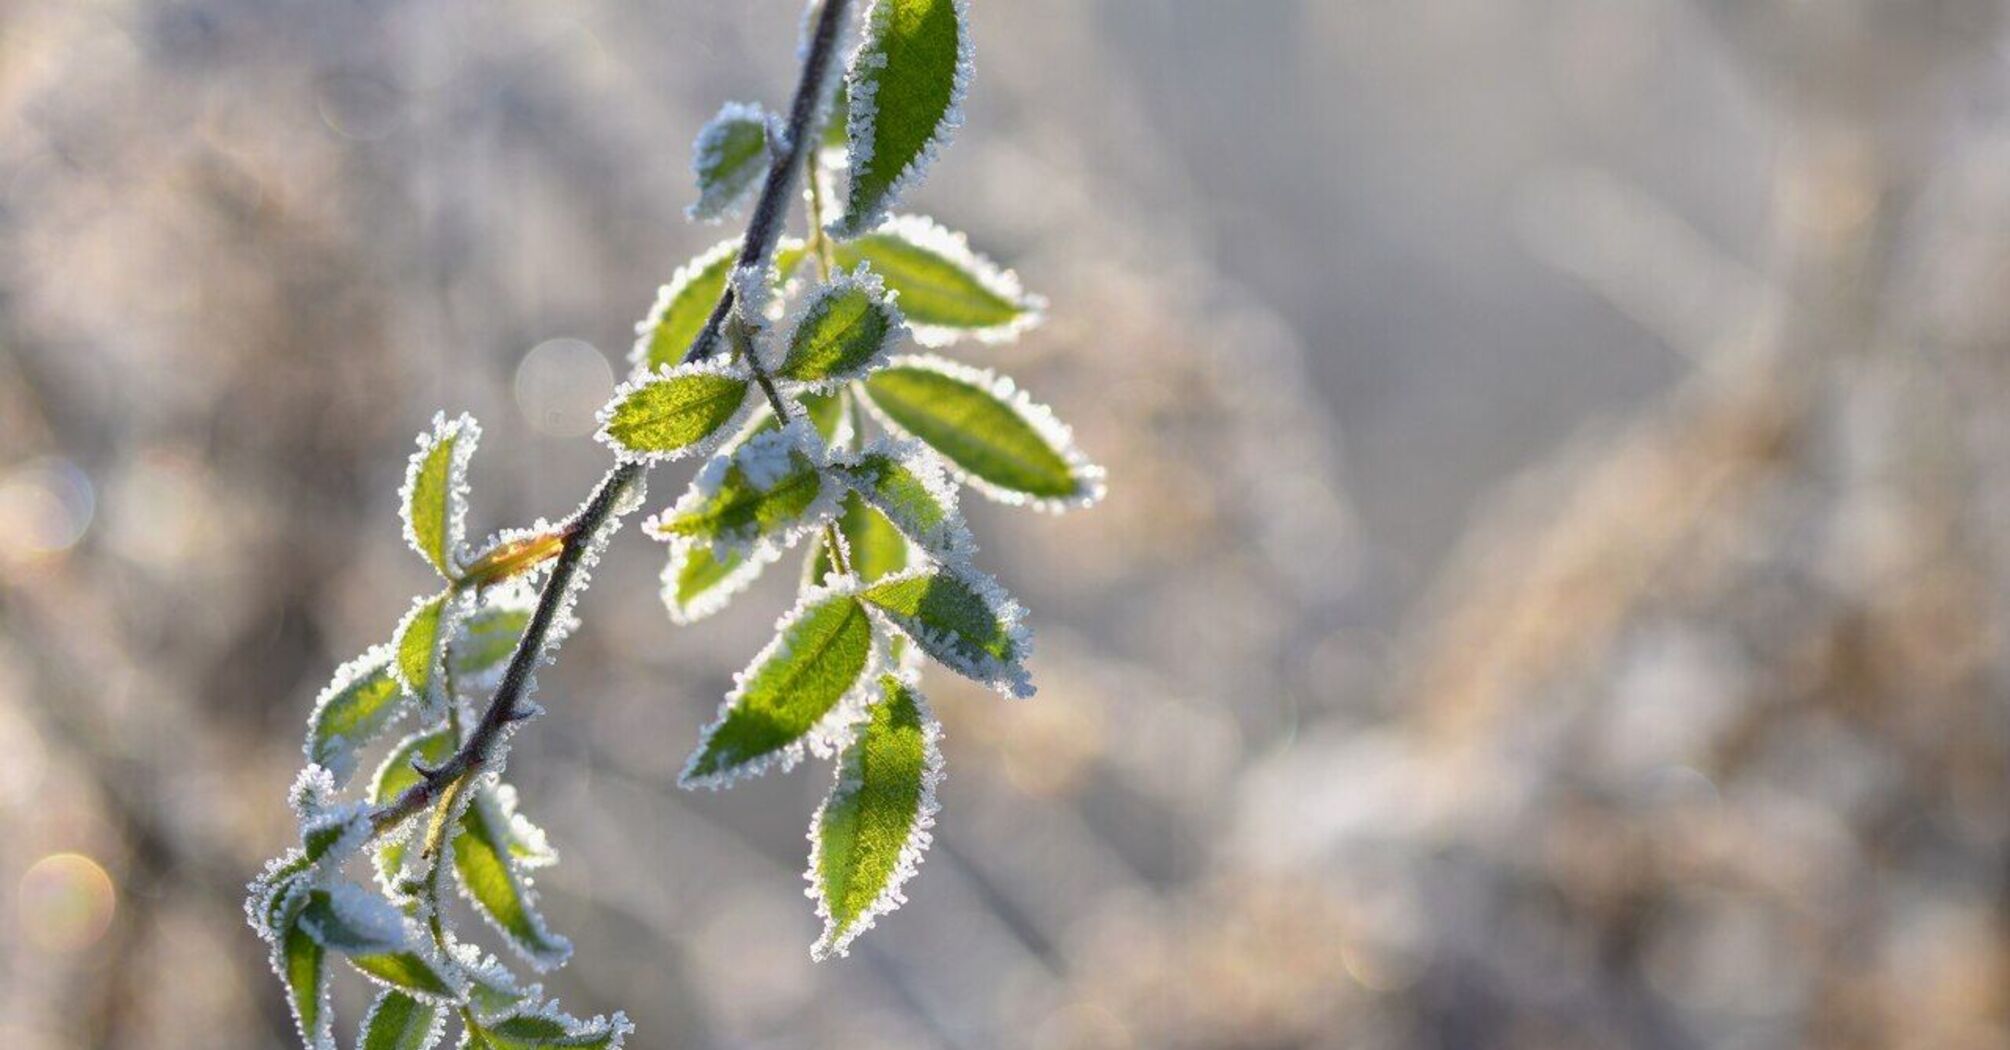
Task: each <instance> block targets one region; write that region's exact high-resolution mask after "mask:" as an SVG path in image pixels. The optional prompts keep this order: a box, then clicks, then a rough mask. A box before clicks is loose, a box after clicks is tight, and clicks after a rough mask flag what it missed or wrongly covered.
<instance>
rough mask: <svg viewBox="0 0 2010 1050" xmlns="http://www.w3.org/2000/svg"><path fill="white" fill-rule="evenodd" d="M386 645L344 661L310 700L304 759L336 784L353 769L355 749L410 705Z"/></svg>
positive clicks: (367, 742)
mask: <svg viewBox="0 0 2010 1050" xmlns="http://www.w3.org/2000/svg"><path fill="white" fill-rule="evenodd" d="M391 665H392V650H391V647H390V646H387V645H379V646H375V647H373V648H372V649H370V651H369V652H366V653H364V654H363V655H362V656H359V657H357V658H356V659H354V660H351V661H349V662H348V663H346V664H343V665H342V666H341V667H340V668H337V669H336V671H335V678H334V680H333V681H330V682H329V683H328V687H327V688H326V689H323V690H322V691H321V695H320V697H318V698H317V699H316V700H315V701H314V713H313V714H312V715H309V716H308V719H307V744H306V747H305V749H304V750H305V751H306V753H307V761H309V762H313V763H315V764H317V765H319V766H321V767H322V768H324V769H326V770H328V773H329V775H330V776H332V777H333V778H334V781H335V785H336V786H337V787H339V786H341V785H342V784H343V783H344V782H346V781H347V780H348V779H349V777H350V775H351V774H353V773H354V772H355V771H356V754H357V752H359V751H361V750H362V749H363V748H364V747H367V746H368V745H369V743H370V741H372V740H374V739H376V737H377V734H378V733H381V732H383V731H384V729H385V728H386V727H388V726H389V725H390V724H391V723H392V722H395V721H397V720H398V718H399V717H400V716H402V715H403V714H404V713H405V711H406V710H408V708H409V705H408V704H406V703H405V702H404V692H403V690H401V689H400V688H399V686H398V678H397V674H396V672H395V671H394V670H393V669H392V666H391Z"/></svg>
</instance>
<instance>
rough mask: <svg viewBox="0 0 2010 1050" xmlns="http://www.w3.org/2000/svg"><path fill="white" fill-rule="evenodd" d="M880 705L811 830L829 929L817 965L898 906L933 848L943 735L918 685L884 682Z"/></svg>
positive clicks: (813, 881) (820, 902) (815, 880)
mask: <svg viewBox="0 0 2010 1050" xmlns="http://www.w3.org/2000/svg"><path fill="white" fill-rule="evenodd" d="M879 689H880V693H881V697H880V700H879V702H878V703H877V704H875V705H874V706H873V708H872V713H871V715H870V717H869V718H868V719H867V721H866V724H865V728H864V729H863V730H861V731H860V733H859V735H858V738H857V739H856V740H854V741H853V742H852V743H851V744H850V746H848V747H846V748H845V750H844V754H843V755H842V756H841V757H840V758H839V759H838V768H837V783H836V784H835V785H834V786H833V787H832V788H831V793H830V796H829V797H828V798H826V799H825V800H824V803H823V805H822V806H821V807H819V808H818V809H817V814H816V816H815V817H813V818H812V819H811V821H810V844H811V845H810V870H809V880H810V895H811V896H812V897H815V898H816V901H817V915H818V916H819V917H821V918H822V919H823V920H824V932H823V936H822V937H821V938H819V939H818V940H817V943H816V946H815V947H814V948H812V949H810V955H811V956H812V957H813V958H817V959H823V958H825V957H827V956H829V955H831V954H832V953H836V954H838V955H843V954H845V951H846V948H847V946H849V945H850V944H851V941H852V938H854V937H857V936H858V935H859V934H860V933H863V932H865V931H866V930H867V929H868V928H870V927H871V926H872V923H873V920H874V919H875V918H876V917H878V916H880V915H883V914H885V913H887V912H889V911H892V910H893V909H894V908H897V907H899V906H900V905H901V904H902V903H903V902H904V901H905V898H904V897H902V896H901V893H900V888H901V885H902V884H903V883H905V882H906V881H907V880H908V878H909V877H910V876H912V875H913V874H914V869H915V866H916V865H917V864H919V863H920V861H921V854H922V851H923V850H925V849H927V848H928V839H929V835H928V828H929V826H930V825H932V824H933V823H935V811H936V802H935V786H936V784H937V783H938V782H939V781H940V780H941V779H942V750H941V729H940V727H939V725H938V723H937V722H936V720H935V716H934V715H933V714H931V713H930V712H929V710H928V704H927V701H925V700H923V699H922V697H921V693H920V692H919V691H917V690H916V689H915V688H914V684H913V682H911V681H903V680H902V679H901V678H898V677H896V676H894V675H885V676H883V677H881V678H880V680H879Z"/></svg>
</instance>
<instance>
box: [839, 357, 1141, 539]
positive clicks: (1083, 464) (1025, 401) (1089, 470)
mask: <svg viewBox="0 0 2010 1050" xmlns="http://www.w3.org/2000/svg"><path fill="white" fill-rule="evenodd" d="M898 368H918V369H923V370H926V371H930V372H935V373H938V374H940V375H944V376H948V377H949V378H951V379H955V380H958V381H960V382H963V383H968V384H970V385H972V386H975V387H977V388H978V389H980V390H983V391H984V392H985V393H987V394H989V395H991V396H992V397H993V398H996V399H997V400H998V401H1000V402H1002V403H1003V404H1004V405H1005V406H1006V407H1008V408H1010V409H1011V410H1012V411H1013V412H1014V413H1016V414H1017V415H1018V416H1019V417H1020V418H1021V419H1024V420H1025V421H1026V423H1027V425H1028V426H1031V427H1032V428H1033V431H1034V433H1036V434H1038V435H1039V436H1040V438H1041V440H1043V441H1045V442H1046V443H1047V445H1048V446H1049V447H1050V448H1052V449H1053V450H1054V451H1055V452H1056V453H1058V454H1059V455H1060V457H1061V459H1062V460H1064V461H1065V462H1066V463H1067V464H1068V475H1069V477H1071V478H1073V479H1074V481H1075V490H1076V491H1075V494H1074V495H1072V496H1062V497H1053V496H1033V495H1029V494H1028V493H1024V492H1020V491H1018V490H1017V489H1008V488H1004V487H1002V486H998V485H994V484H992V483H991V482H988V481H985V480H984V479H983V478H980V477H977V476H976V475H974V474H972V473H970V472H969V471H967V470H964V469H963V468H962V467H960V466H957V465H956V462H955V461H954V460H951V459H949V458H948V457H947V456H944V457H942V458H943V465H944V467H945V468H946V469H947V470H948V471H949V473H950V475H951V476H952V477H954V478H955V479H956V480H957V481H959V482H961V483H962V484H965V485H968V486H970V487H971V488H972V489H974V490H976V492H977V493H978V494H979V495H982V496H984V497H985V498H987V499H990V500H992V501H993V502H997V503H1004V504H1007V505H1009V506H1015V507H1027V508H1030V509H1032V510H1037V511H1040V512H1042V513H1047V514H1060V513H1062V512H1064V511H1070V510H1076V509H1080V508H1083V507H1088V506H1092V505H1094V504H1096V503H1098V502H1101V500H1102V498H1103V496H1104V495H1105V494H1106V493H1107V491H1108V488H1107V486H1106V485H1105V484H1104V471H1103V468H1102V467H1100V466H1097V465H1096V464H1095V463H1094V462H1092V461H1091V460H1090V459H1089V457H1088V456H1087V454H1085V453H1084V452H1083V451H1082V449H1081V446H1079V445H1077V444H1076V443H1075V432H1074V430H1073V429H1072V428H1071V427H1069V426H1068V424H1066V423H1063V422H1061V421H1060V419H1059V418H1057V417H1056V416H1055V415H1054V410H1053V409H1051V408H1048V407H1047V406H1046V405H1044V404H1041V403H1040V402H1038V401H1035V400H1033V398H1032V396H1031V395H1029V394H1027V393H1026V391H1025V390H1024V389H1022V388H1021V387H1020V386H1019V384H1018V382H1017V381H1015V380H1014V379H1013V378H1012V377H1011V376H1007V375H1001V374H999V373H998V372H996V371H994V370H992V369H989V368H978V367H976V366H974V365H966V364H964V363H962V362H960V361H952V360H950V359H949V358H946V357H943V356H941V355H940V354H902V355H900V356H898V357H895V358H894V359H892V360H891V361H888V362H887V363H886V369H898ZM855 391H856V393H857V395H858V399H859V400H860V401H861V402H863V403H864V404H865V407H866V411H867V412H869V413H871V414H872V418H873V419H874V420H876V421H877V422H878V423H879V425H880V426H882V427H885V428H886V429H887V430H888V431H889V432H891V433H894V434H898V435H900V436H901V437H904V438H909V439H912V440H915V441H921V439H920V438H918V437H916V436H915V435H913V434H912V433H909V432H908V430H907V429H906V428H905V427H902V426H901V425H900V424H899V423H896V422H894V420H893V417H892V416H890V415H888V414H887V413H886V411H885V410H884V409H882V408H880V407H879V405H878V403H877V402H875V401H874V400H873V399H872V392H871V390H870V389H869V388H868V387H867V386H866V385H865V384H863V383H861V384H859V385H858V386H857V387H856V388H855ZM922 443H923V444H927V442H922Z"/></svg>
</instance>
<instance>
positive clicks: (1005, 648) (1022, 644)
mask: <svg viewBox="0 0 2010 1050" xmlns="http://www.w3.org/2000/svg"><path fill="white" fill-rule="evenodd" d="M859 598H860V600H862V601H864V602H865V603H866V604H867V605H868V606H870V607H871V608H873V609H874V610H876V611H877V612H879V613H880V614H881V615H883V616H885V617H886V619H887V620H888V621H889V622H891V623H892V624H893V625H894V626H895V627H897V628H899V630H900V632H901V633H902V634H905V635H906V636H907V637H909V638H911V639H913V640H914V644H915V645H917V646H919V647H920V648H921V651H922V652H925V653H927V654H928V655H929V656H930V657H931V658H933V659H934V660H935V661H936V662H937V663H940V664H942V665H943V666H944V667H947V668H949V669H950V670H952V671H955V672H957V673H958V674H961V675H963V676H965V677H967V678H971V679H974V680H976V681H979V682H983V683H984V684H986V685H989V686H991V687H992V688H994V689H996V690H998V691H999V692H1001V693H1005V694H1007V695H1009V696H1031V695H1033V680H1032V677H1031V676H1030V675H1028V674H1027V673H1026V667H1025V661H1026V657H1027V656H1028V655H1029V653H1030V651H1031V649H1032V636H1031V634H1030V633H1029V632H1028V631H1027V630H1026V626H1025V624H1024V622H1023V621H1024V618H1025V610H1023V609H1021V608H1020V606H1019V603H1018V602H1016V601H1013V600H1012V598H1011V597H1010V596H1009V595H1007V594H1006V593H1005V590H1004V588H1002V587H1000V586H998V581H996V580H993V579H991V578H990V577H989V576H985V575H983V574H982V573H979V572H977V571H975V570H974V569H968V568H962V569H956V570H951V569H948V568H944V567H939V566H938V567H936V568H934V569H922V570H918V571H915V572H911V573H908V574H906V575H902V576H896V577H893V578H891V579H888V580H883V581H881V582H879V583H876V584H873V585H872V586H870V587H867V588H866V589H865V590H863V591H860V592H859Z"/></svg>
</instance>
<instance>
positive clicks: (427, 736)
mask: <svg viewBox="0 0 2010 1050" xmlns="http://www.w3.org/2000/svg"><path fill="white" fill-rule="evenodd" d="M455 744H456V741H455V740H454V735H453V731H452V730H451V729H449V728H448V727H447V726H445V725H438V726H435V727H433V728H431V729H427V730H423V731H421V732H417V733H413V734H412V735H411V736H408V737H406V738H405V739H403V740H400V741H399V742H398V746H396V747H394V748H392V749H391V753H390V754H389V755H387V756H385V758H384V763H383V765H380V766H378V767H377V775H376V777H375V778H373V779H372V780H371V783H370V804H371V805H373V806H381V805H383V804H384V803H386V802H389V801H391V800H392V799H394V798H397V797H398V796H399V795H402V794H404V793H405V791H406V790H407V789H409V788H410V787H412V785H414V784H417V783H418V782H419V773H418V771H417V770H415V769H413V768H412V760H413V759H418V760H419V761H421V762H424V763H425V764H426V765H427V766H438V765H440V764H441V763H443V762H445V761H446V760H447V759H448V758H449V757H451V756H452V755H453V753H454V747H455ZM411 847H412V836H411V835H404V836H396V835H392V836H386V837H384V838H381V839H379V840H378V841H377V859H376V864H377V877H378V879H379V880H380V881H381V882H382V883H383V884H384V886H385V887H387V888H388V887H391V886H393V885H395V884H396V883H397V881H398V875H399V873H400V872H401V871H403V870H404V866H405V857H406V855H407V853H408V852H409V851H410V849H411Z"/></svg>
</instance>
